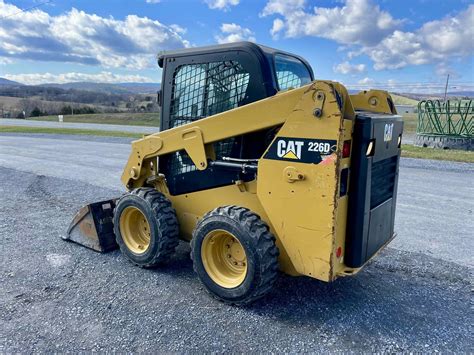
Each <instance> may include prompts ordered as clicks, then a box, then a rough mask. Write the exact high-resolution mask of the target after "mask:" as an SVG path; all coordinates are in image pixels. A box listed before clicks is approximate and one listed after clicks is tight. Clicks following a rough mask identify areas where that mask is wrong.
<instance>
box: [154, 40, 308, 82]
mask: <svg viewBox="0 0 474 355" xmlns="http://www.w3.org/2000/svg"><path fill="white" fill-rule="evenodd" d="M235 50H241V51H245V52H250V53H251V54H253V55H256V56H257V57H260V59H263V58H265V59H266V61H267V63H273V57H274V55H275V54H283V55H288V56H291V57H295V58H298V59H299V60H301V61H302V62H303V63H304V64H305V65H306V67H308V70H309V71H310V73H311V76H312V77H313V70H312V68H311V65H309V63H308V62H307V61H306V60H305V59H304V58H303V57H300V56H298V55H296V54H293V53H289V52H285V51H282V50H279V49H275V48H271V47H267V46H264V45H261V44H257V43H253V42H248V41H242V42H233V43H226V44H218V45H213V46H204V47H193V48H183V49H177V50H171V51H165V52H162V53H160V54H159V55H158V65H159V66H160V68H163V61H164V60H165V59H168V58H176V57H187V56H193V55H201V54H208V53H218V52H226V51H235ZM313 79H314V78H313Z"/></svg>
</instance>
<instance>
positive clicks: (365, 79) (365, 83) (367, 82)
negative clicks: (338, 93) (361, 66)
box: [357, 77, 375, 85]
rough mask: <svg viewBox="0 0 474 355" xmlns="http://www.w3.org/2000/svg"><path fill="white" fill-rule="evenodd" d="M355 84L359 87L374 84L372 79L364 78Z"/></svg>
mask: <svg viewBox="0 0 474 355" xmlns="http://www.w3.org/2000/svg"><path fill="white" fill-rule="evenodd" d="M357 84H360V85H373V84H375V80H374V79H372V78H368V77H365V78H364V79H361V80H359V81H358V82H357Z"/></svg>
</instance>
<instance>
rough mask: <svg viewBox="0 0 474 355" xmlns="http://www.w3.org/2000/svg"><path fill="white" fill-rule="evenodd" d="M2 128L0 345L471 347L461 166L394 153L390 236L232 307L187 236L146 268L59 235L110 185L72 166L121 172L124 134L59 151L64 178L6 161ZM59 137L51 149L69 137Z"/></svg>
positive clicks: (4, 348) (19, 348)
mask: <svg viewBox="0 0 474 355" xmlns="http://www.w3.org/2000/svg"><path fill="white" fill-rule="evenodd" d="M8 137H11V135H9V136H0V254H1V255H0V265H1V267H0V283H1V285H2V287H1V288H0V322H1V327H0V353H13V352H32V351H42V352H51V351H57V352H65V351H71V352H77V351H81V350H82V351H128V352H132V351H133V352H138V351H142V352H154V351H157V350H162V351H163V350H167V351H179V352H182V351H187V352H189V351H200V352H201V351H206V352H222V351H229V352H249V351H254V352H257V351H259V352H269V351H270V352H280V351H286V352H313V351H314V352H328V351H329V352H334V351H343V352H349V351H354V352H361V351H364V352H382V351H387V352H394V351H397V352H398V351H406V352H408V351H409V352H421V351H423V352H434V351H445V352H446V351H453V352H471V353H472V352H473V350H474V349H473V346H472V344H473V336H472V333H473V329H472V313H471V311H470V310H471V307H472V292H473V287H472V282H471V280H472V270H473V265H472V260H471V258H472V257H471V256H470V254H469V253H471V252H472V250H473V246H474V245H473V240H472V229H473V222H472V208H473V203H472V201H471V200H472V196H473V194H472V193H471V192H472V191H473V190H472V189H473V186H472V185H473V183H472V181H473V179H472V177H473V173H474V168H473V165H472V164H459V163H445V162H430V161H420V160H415V159H404V160H403V161H402V168H401V176H400V191H399V207H398V211H397V226H396V229H397V230H398V231H399V237H398V238H397V239H395V240H394V241H393V242H392V243H391V244H390V246H389V247H388V248H386V249H385V250H384V251H383V252H382V253H381V254H380V255H379V256H378V257H377V258H376V259H375V260H374V261H373V262H371V263H370V265H368V266H367V267H366V268H365V269H364V270H363V271H361V272H360V273H359V274H358V275H356V276H353V277H348V278H343V279H339V280H337V281H336V282H334V283H331V284H326V283H323V282H318V281H316V280H313V279H309V278H306V277H300V278H292V277H288V276H285V275H281V277H280V278H279V280H278V282H277V285H276V287H275V289H274V291H273V292H272V293H271V294H270V295H269V296H267V297H266V298H264V299H262V300H260V301H259V302H257V303H255V304H253V305H252V306H249V307H244V308H238V307H232V306H227V305H224V304H222V303H220V302H218V301H215V300H213V299H212V298H210V297H209V296H208V295H207V294H206V293H205V292H204V290H203V288H202V286H201V285H200V283H199V281H198V280H197V278H196V277H195V275H194V273H193V271H192V265H191V261H190V259H189V246H188V245H187V244H186V243H182V244H180V246H179V248H178V251H177V253H176V255H175V257H174V258H173V260H172V261H171V263H170V264H169V265H168V266H166V267H164V268H160V269H156V270H143V269H139V268H137V267H135V266H133V265H131V264H130V263H129V262H127V261H126V260H125V258H123V257H122V256H121V255H120V253H119V252H118V251H116V252H111V253H108V254H98V253H95V252H92V251H90V250H88V249H85V248H82V247H79V246H77V245H75V244H73V243H67V242H64V241H62V240H61V239H60V237H61V236H62V235H63V234H64V233H65V231H66V229H67V226H68V224H69V222H70V220H71V218H72V216H73V215H74V213H75V211H76V209H77V208H78V207H79V206H80V205H82V204H84V203H88V202H92V201H96V200H98V199H106V198H110V197H115V196H117V195H119V194H120V193H121V190H120V186H119V184H116V183H110V184H109V185H106V186H100V184H99V183H97V179H98V178H99V177H97V176H96V174H97V173H98V171H99V170H89V173H90V172H92V173H93V175H92V176H89V182H87V181H86V180H85V179H84V178H83V176H82V175H83V174H87V171H88V170H87V169H85V168H84V167H87V166H88V165H90V166H92V165H93V164H94V159H95V158H94V156H96V157H97V156H98V155H100V154H102V153H104V152H106V153H108V154H109V153H110V154H112V153H113V152H116V153H117V156H116V157H114V158H113V159H114V160H116V163H107V164H110V167H109V168H110V169H112V167H113V169H115V170H112V172H113V174H115V171H116V170H120V167H118V166H115V165H116V164H119V163H118V161H119V157H118V155H119V152H121V153H120V154H125V155H127V154H128V150H127V148H125V147H126V146H125V145H124V144H122V143H123V142H122V143H120V142H119V141H106V142H94V141H93V140H88V141H87V142H88V148H89V153H88V154H87V155H86V154H83V155H78V157H80V158H78V159H76V160H73V161H69V162H64V164H70V169H69V170H72V171H76V173H77V175H76V176H70V175H69V172H68V171H67V169H65V170H64V171H61V172H59V173H58V172H57V171H55V169H46V168H41V164H39V163H38V164H37V165H34V166H33V168H31V169H30V171H28V167H27V166H22V167H21V170H19V169H18V167H16V168H15V169H13V168H12V167H11V166H9V165H10V164H7V163H5V161H6V158H5V155H7V153H5V152H6V150H8V153H10V152H11V149H12V147H15V144H14V143H12V142H11V140H10V139H9V138H8ZM49 137H50V136H49ZM16 138H17V139H19V140H20V138H21V136H18V137H16ZM56 138H57V139H58V142H57V144H58V149H60V151H61V152H62V153H63V152H64V153H65V154H69V153H68V152H67V147H72V148H77V147H76V146H75V145H74V142H78V140H75V139H71V140H67V139H66V138H65V137H56ZM30 139H32V138H31V137H30ZM36 139H37V141H36V145H35V144H34V143H35V141H34V139H32V144H31V145H30V146H29V148H31V151H30V149H29V148H28V146H27V148H25V149H24V150H21V149H20V148H19V147H18V146H16V150H15V151H14V154H10V158H11V160H13V161H16V160H17V159H20V158H21V159H23V160H22V162H23V163H24V164H28V162H29V161H28V160H27V157H29V158H30V159H31V160H32V161H35V160H37V159H40V158H42V159H45V161H44V163H43V165H44V166H46V167H47V166H48V164H50V160H54V158H51V157H50V158H49V160H47V159H48V156H49V155H50V154H51V153H48V154H46V155H45V157H39V156H36V155H35V154H36V153H37V152H39V150H40V148H36V146H39V145H40V143H41V144H43V145H44V146H43V148H42V149H47V146H48V145H49V144H51V142H50V141H47V142H46V141H44V139H46V138H45V137H44V138H41V137H40V138H38V137H36ZM41 139H43V141H40V140H41ZM47 139H50V138H47ZM20 141H21V142H22V143H25V141H23V140H20ZM124 142H125V141H124ZM106 143H107V144H106ZM120 146H124V147H122V148H120ZM72 148H71V149H72ZM120 149H122V150H123V151H122V150H120ZM28 151H30V154H29V155H28V154H27V152H28ZM109 151H110V152H109ZM35 152H36V153H35ZM120 164H121V165H123V164H124V161H121V162H120ZM90 166H89V167H90ZM42 169H44V170H42ZM83 169H85V170H83ZM94 169H99V168H97V167H96V168H94ZM112 172H110V171H108V178H109V179H111V178H112V177H114V178H116V177H115V175H113V174H112ZM102 175H103V174H102ZM448 183H451V185H450V186H445V185H446V184H448ZM448 185H449V184H448ZM413 196H414V199H413Z"/></svg>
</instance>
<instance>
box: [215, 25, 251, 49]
mask: <svg viewBox="0 0 474 355" xmlns="http://www.w3.org/2000/svg"><path fill="white" fill-rule="evenodd" d="M221 32H222V34H220V35H217V36H216V41H217V42H218V43H221V44H222V43H230V42H239V41H251V42H255V41H256V40H255V37H254V33H253V32H252V31H251V30H250V29H248V28H245V27H242V26H240V25H237V24H235V23H223V24H222V26H221Z"/></svg>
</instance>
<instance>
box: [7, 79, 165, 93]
mask: <svg viewBox="0 0 474 355" xmlns="http://www.w3.org/2000/svg"><path fill="white" fill-rule="evenodd" d="M0 86H25V85H24V84H21V83H18V82H16V81H12V80H8V79H5V78H0ZM31 86H40V87H53V88H59V89H63V90H69V89H74V90H83V91H93V92H100V93H104V94H156V92H157V91H158V90H159V89H160V84H159V83H118V84H105V83H92V82H76V83H65V84H41V85H31Z"/></svg>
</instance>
